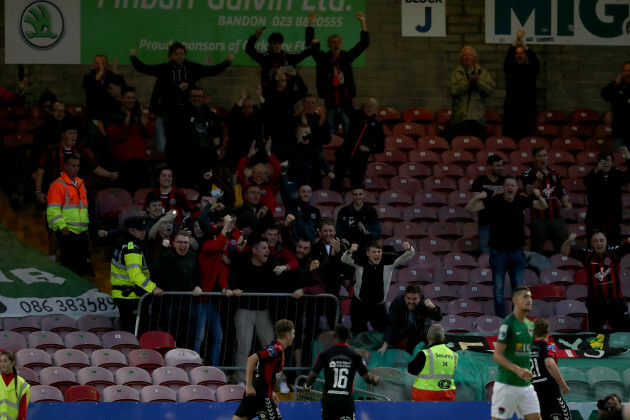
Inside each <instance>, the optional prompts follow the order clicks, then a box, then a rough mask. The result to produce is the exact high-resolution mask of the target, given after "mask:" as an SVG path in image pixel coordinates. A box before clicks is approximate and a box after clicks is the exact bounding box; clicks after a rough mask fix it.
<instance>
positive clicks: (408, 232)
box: [393, 222, 428, 239]
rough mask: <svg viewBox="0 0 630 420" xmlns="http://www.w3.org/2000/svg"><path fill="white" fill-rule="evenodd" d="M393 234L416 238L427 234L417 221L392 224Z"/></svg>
mask: <svg viewBox="0 0 630 420" xmlns="http://www.w3.org/2000/svg"><path fill="white" fill-rule="evenodd" d="M393 235H394V236H406V237H408V238H415V239H418V238H424V237H426V236H428V233H427V229H426V228H425V227H423V226H422V225H420V224H419V223H417V222H400V223H396V224H395V225H394V227H393Z"/></svg>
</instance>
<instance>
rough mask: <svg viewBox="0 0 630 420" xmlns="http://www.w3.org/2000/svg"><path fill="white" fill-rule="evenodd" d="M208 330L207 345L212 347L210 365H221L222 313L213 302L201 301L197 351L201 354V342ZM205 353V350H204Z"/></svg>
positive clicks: (198, 307)
mask: <svg viewBox="0 0 630 420" xmlns="http://www.w3.org/2000/svg"><path fill="white" fill-rule="evenodd" d="M206 331H208V333H209V334H208V340H207V344H206V345H207V346H209V347H210V365H211V366H220V365H219V363H220V361H219V359H220V358H221V344H222V343H223V329H222V328H221V313H220V312H219V308H217V307H216V305H215V304H214V303H212V302H200V303H199V305H198V306H197V337H196V338H195V351H196V352H197V353H199V354H201V353H200V351H201V343H202V342H203V339H204V336H205V335H206ZM204 353H205V352H204Z"/></svg>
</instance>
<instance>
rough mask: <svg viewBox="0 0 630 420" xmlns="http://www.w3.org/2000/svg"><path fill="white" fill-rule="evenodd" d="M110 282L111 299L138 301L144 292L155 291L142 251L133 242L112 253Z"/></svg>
mask: <svg viewBox="0 0 630 420" xmlns="http://www.w3.org/2000/svg"><path fill="white" fill-rule="evenodd" d="M110 281H111V283H112V297H113V298H119V299H140V296H142V295H143V294H144V293H145V292H148V293H151V292H153V289H155V283H154V282H152V281H151V278H150V275H149V268H148V267H147V262H146V260H145V258H144V255H143V254H142V250H141V249H140V247H139V246H138V245H137V244H135V243H134V242H133V241H129V242H127V243H125V244H123V245H122V246H121V247H120V248H118V249H116V250H115V251H114V255H112V263H111V276H110Z"/></svg>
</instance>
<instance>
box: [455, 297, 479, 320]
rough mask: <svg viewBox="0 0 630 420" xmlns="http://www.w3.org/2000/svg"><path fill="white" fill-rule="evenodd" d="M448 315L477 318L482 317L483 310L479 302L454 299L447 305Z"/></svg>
mask: <svg viewBox="0 0 630 420" xmlns="http://www.w3.org/2000/svg"><path fill="white" fill-rule="evenodd" d="M448 313H449V315H459V316H463V317H475V318H476V317H478V316H481V315H483V309H482V308H481V305H480V304H479V302H477V301H474V300H470V299H455V300H452V301H450V302H449V303H448Z"/></svg>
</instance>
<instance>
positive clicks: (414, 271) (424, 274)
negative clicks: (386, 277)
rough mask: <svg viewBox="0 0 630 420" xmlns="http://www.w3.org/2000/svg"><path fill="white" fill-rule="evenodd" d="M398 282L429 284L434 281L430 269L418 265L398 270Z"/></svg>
mask: <svg viewBox="0 0 630 420" xmlns="http://www.w3.org/2000/svg"><path fill="white" fill-rule="evenodd" d="M397 283H398V284H400V285H407V284H429V283H433V279H432V278H431V275H430V274H429V272H428V271H425V270H423V269H420V268H418V267H403V268H401V269H399V270H398V280H397Z"/></svg>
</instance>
